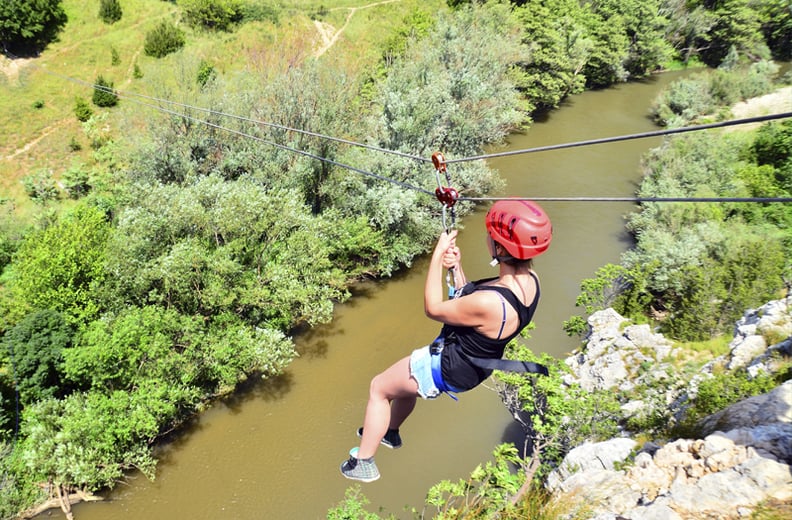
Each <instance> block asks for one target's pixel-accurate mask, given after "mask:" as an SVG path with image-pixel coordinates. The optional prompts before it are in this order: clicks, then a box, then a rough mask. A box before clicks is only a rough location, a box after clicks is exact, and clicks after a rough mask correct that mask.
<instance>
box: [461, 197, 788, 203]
mask: <svg viewBox="0 0 792 520" xmlns="http://www.w3.org/2000/svg"><path fill="white" fill-rule="evenodd" d="M459 200H464V201H468V202H495V201H499V200H533V201H537V202H541V201H553V202H557V201H560V202H634V203H636V204H638V203H643V202H792V197H459Z"/></svg>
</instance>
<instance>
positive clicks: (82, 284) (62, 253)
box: [7, 204, 110, 324]
mask: <svg viewBox="0 0 792 520" xmlns="http://www.w3.org/2000/svg"><path fill="white" fill-rule="evenodd" d="M109 232H110V227H109V224H108V223H107V221H106V218H105V215H104V213H102V212H101V211H99V210H98V209H96V208H93V207H90V206H89V205H87V204H79V205H77V206H76V207H75V208H74V209H73V210H71V211H70V212H68V213H66V214H64V215H63V216H61V217H59V218H58V219H57V221H56V222H55V223H54V224H53V225H51V226H49V227H47V228H45V229H42V230H38V231H34V232H32V233H30V234H29V235H27V236H26V237H25V239H24V240H23V242H22V243H21V244H20V246H19V249H18V250H17V252H16V256H15V258H14V262H13V264H12V265H11V266H9V272H8V279H7V287H8V289H9V291H10V296H11V301H12V302H13V303H12V304H11V307H10V308H9V309H8V312H9V314H8V317H9V319H10V320H11V323H15V322H16V321H18V320H19V319H21V318H22V317H23V316H24V315H26V314H28V313H29V312H30V311H31V310H36V309H52V310H55V311H59V312H61V313H63V314H64V316H65V318H66V321H67V322H68V323H70V324H78V323H85V322H87V321H90V320H91V319H93V318H94V317H96V315H97V313H98V312H99V306H100V304H99V301H98V299H97V298H98V293H97V289H98V287H99V286H100V285H101V283H102V280H103V279H104V277H105V273H104V258H105V251H104V248H105V243H106V240H107V238H108V236H109Z"/></svg>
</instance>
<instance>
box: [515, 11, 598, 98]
mask: <svg viewBox="0 0 792 520" xmlns="http://www.w3.org/2000/svg"><path fill="white" fill-rule="evenodd" d="M515 15H516V16H517V18H518V20H519V21H520V23H521V24H522V26H523V28H524V30H525V35H524V42H525V44H526V45H527V46H528V47H529V49H530V55H529V57H528V59H526V60H525V61H524V62H522V63H520V65H519V66H520V70H521V71H522V72H523V75H522V77H521V78H520V80H519V82H518V86H519V88H520V90H521V91H522V92H523V93H524V95H525V96H526V98H527V99H528V100H529V101H530V102H531V103H532V104H533V105H534V107H535V108H536V110H546V109H551V108H556V107H558V104H559V103H560V102H561V100H562V99H564V98H565V97H567V96H569V95H571V94H577V93H579V92H581V91H582V90H583V88H584V86H585V82H586V78H585V77H584V76H583V74H582V72H583V66H584V65H585V64H586V62H587V61H588V58H589V55H590V54H591V49H592V46H593V45H594V42H593V40H592V39H591V38H590V37H589V36H588V31H587V29H586V27H585V25H584V23H583V16H584V10H583V8H582V7H581V5H580V3H579V2H577V1H574V0H556V1H554V2H546V1H539V0H533V1H528V2H524V3H523V4H522V7H521V8H518V9H516V10H515Z"/></svg>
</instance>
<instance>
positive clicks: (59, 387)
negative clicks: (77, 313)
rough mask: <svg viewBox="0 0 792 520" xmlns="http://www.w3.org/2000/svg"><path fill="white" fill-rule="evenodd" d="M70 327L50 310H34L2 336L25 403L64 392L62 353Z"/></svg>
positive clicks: (58, 314) (60, 394)
mask: <svg viewBox="0 0 792 520" xmlns="http://www.w3.org/2000/svg"><path fill="white" fill-rule="evenodd" d="M72 336H73V330H72V327H71V326H70V325H69V324H68V323H66V320H65V319H64V317H63V316H62V315H61V314H60V313H58V312H57V311H53V310H42V311H35V312H32V313H31V314H28V315H27V316H25V318H23V319H22V320H21V321H20V322H19V323H17V324H16V325H15V326H14V327H12V328H11V330H9V331H8V333H7V334H6V335H5V337H4V338H3V346H4V348H5V349H7V350H8V351H9V352H10V357H11V359H10V361H11V366H12V368H13V377H14V379H15V381H16V388H17V390H18V391H19V395H20V398H21V401H22V403H23V404H24V405H28V404H32V403H35V402H37V401H40V400H42V399H45V398H47V397H56V396H62V395H64V394H65V392H66V391H67V385H65V384H64V382H63V381H62V377H61V364H62V361H63V360H62V352H63V350H64V349H66V348H68V347H69V346H71V342H72Z"/></svg>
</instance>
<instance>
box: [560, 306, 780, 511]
mask: <svg viewBox="0 0 792 520" xmlns="http://www.w3.org/2000/svg"><path fill="white" fill-rule="evenodd" d="M790 304H792V300H789V299H787V300H780V301H775V302H770V303H768V304H767V305H765V306H763V307H761V308H760V309H756V310H751V311H749V312H747V313H746V314H745V315H744V317H743V318H742V319H741V320H740V321H739V322H738V323H737V326H736V327H735V335H734V339H733V340H732V342H731V343H730V351H729V353H728V354H727V355H725V356H722V357H720V358H718V359H716V360H712V361H710V362H709V363H707V364H706V365H704V367H703V368H702V369H701V371H700V372H699V373H698V374H696V375H695V376H694V377H692V378H689V380H685V379H684V378H683V377H682V376H680V375H679V374H676V373H675V372H676V371H675V370H673V369H672V364H671V363H670V362H671V361H672V360H673V359H674V357H675V355H677V354H678V351H677V350H676V349H675V348H674V346H673V344H672V343H671V342H670V341H668V340H667V339H666V338H664V337H663V336H662V335H659V334H655V333H653V332H652V331H651V330H650V328H649V326H648V325H631V324H629V322H628V321H627V320H625V319H624V318H623V317H621V316H619V315H618V314H617V313H616V312H614V311H613V310H612V309H608V310H606V311H601V312H598V313H595V314H594V315H592V316H591V317H590V318H589V325H590V327H591V330H590V334H589V336H588V338H587V345H586V348H585V349H583V350H582V351H580V352H576V353H574V354H573V355H572V356H570V357H569V358H568V359H567V360H566V364H567V365H568V366H569V367H570V368H571V370H572V375H571V376H568V379H567V381H566V382H567V383H568V384H571V383H573V382H575V383H578V384H580V385H581V386H582V387H583V388H586V389H588V390H597V389H600V390H605V389H615V390H618V391H622V392H628V391H630V390H633V389H635V388H636V387H637V386H639V385H645V386H646V387H651V388H653V389H654V396H653V397H651V398H650V399H647V400H642V399H638V400H634V401H630V402H628V403H626V404H625V405H624V406H623V407H622V410H623V412H624V414H625V416H630V415H631V414H636V413H641V411H642V410H645V409H646V408H647V407H658V406H660V407H662V406H665V407H666V410H667V414H668V416H669V420H674V419H675V418H678V417H679V416H680V415H683V414H684V411H685V407H686V403H688V402H689V400H690V398H691V396H695V393H696V391H697V387H698V384H699V383H700V381H701V380H702V379H703V378H706V377H712V370H713V367H715V366H719V367H725V368H726V369H727V370H735V369H746V370H748V372H749V374H752V375H754V376H755V375H756V374H758V373H760V372H770V373H772V372H773V371H774V370H776V369H777V367H778V366H779V359H780V358H782V357H783V356H789V355H790V345H792V340H791V339H790V336H792V309H790ZM779 354H781V356H779ZM643 394H644V395H648V393H647V392H644V393H643ZM696 430H697V431H698V432H699V435H700V436H701V438H696V439H676V440H673V441H670V442H667V443H665V444H664V445H663V446H659V445H657V444H654V443H646V444H644V445H643V446H640V447H639V446H638V443H637V442H636V441H635V440H633V439H630V438H627V437H625V438H616V439H611V440H609V441H606V442H600V443H587V444H584V445H582V446H578V447H577V448H575V449H573V450H571V451H570V452H569V453H568V454H567V456H566V457H565V459H564V461H563V463H562V464H561V465H560V466H559V467H558V468H557V469H556V470H555V471H553V473H551V475H550V476H549V477H548V479H547V483H546V485H547V487H548V489H549V490H550V491H552V492H553V493H555V494H563V495H566V497H567V500H570V501H571V502H573V503H577V504H580V507H579V509H578V510H577V511H576V514H578V515H580V514H581V513H582V514H583V515H585V517H586V518H592V519H596V520H615V519H622V520H623V519H635V520H638V519H642V520H643V519H658V520H659V519H663V520H673V519H699V518H701V519H732V518H742V517H746V516H749V515H750V514H751V512H752V510H753V508H755V507H756V506H757V505H758V504H760V503H763V502H765V501H768V500H777V501H782V502H787V503H788V502H790V501H792V469H791V468H790V465H792V381H786V382H785V383H783V384H781V385H780V386H778V387H776V388H775V389H774V390H772V391H771V392H769V393H767V394H764V395H759V396H755V397H751V398H749V399H746V400H744V401H741V402H738V403H735V404H733V405H731V406H729V407H727V408H726V409H724V410H721V411H719V412H717V413H715V414H713V415H711V416H708V417H706V418H704V419H703V420H701V421H700V422H699V423H698V424H697V427H696ZM578 517H580V516H578Z"/></svg>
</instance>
